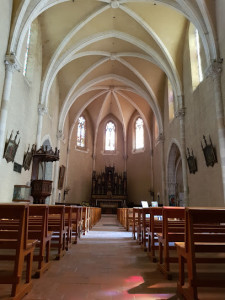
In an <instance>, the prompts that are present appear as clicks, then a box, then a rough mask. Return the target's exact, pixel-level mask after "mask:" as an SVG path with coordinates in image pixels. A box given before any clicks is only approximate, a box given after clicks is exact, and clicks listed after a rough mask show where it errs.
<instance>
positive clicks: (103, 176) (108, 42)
mask: <svg viewBox="0 0 225 300" xmlns="http://www.w3.org/2000/svg"><path fill="white" fill-rule="evenodd" d="M0 2H1V3H0V7H1V9H0V29H1V30H0V41H1V46H0V224H1V220H4V215H3V212H4V210H5V208H4V207H6V205H8V204H10V205H12V210H16V209H14V208H16V207H17V206H18V207H22V206H23V208H24V209H25V210H24V211H23V213H24V214H28V212H27V209H28V208H29V206H30V207H31V206H32V205H34V206H35V205H40V204H41V205H40V207H45V208H46V207H49V210H50V207H53V206H58V208H59V207H64V208H63V209H64V210H65V213H66V207H71V214H72V210H73V209H74V214H77V216H78V215H79V214H81V221H82V214H83V213H84V212H85V211H86V210H88V209H87V208H90V209H89V210H88V211H89V214H90V224H92V226H93V232H95V233H96V232H97V230H96V229H94V228H95V226H99V228H101V229H99V230H100V232H103V233H102V234H103V236H105V232H107V230H106V228H105V227H107V226H108V233H109V236H110V234H112V232H114V231H113V230H114V229H115V228H114V227H115V226H119V227H118V228H120V230H122V229H121V228H122V227H123V228H125V232H124V234H125V239H126V238H127V236H126V234H128V233H129V234H130V235H129V237H130V238H131V241H132V244H129V246H131V245H133V246H134V245H135V247H136V248H135V251H141V252H140V253H141V255H145V254H144V253H145V252H143V249H142V250H140V245H138V244H137V242H140V244H141V245H142V246H143V245H144V246H143V247H144V250H146V252H149V249H147V248H146V247H145V246H146V245H145V243H147V240H149V241H150V239H152V242H151V243H153V244H151V245H150V244H149V247H152V245H153V246H154V238H155V237H156V236H157V239H158V242H159V245H161V244H160V243H162V245H164V246H163V247H164V248H165V244H164V243H165V240H163V238H162V237H161V236H160V234H159V233H156V235H154V234H153V235H151V234H152V233H151V234H150V233H149V234H148V232H147V231H145V221H146V220H145V218H147V219H148V217H146V216H149V214H152V213H153V210H151V207H153V206H157V208H159V209H160V212H159V211H158V215H157V216H162V218H163V222H164V220H165V219H166V218H167V217H166V211H167V210H166V208H168V211H170V210H169V208H170V209H174V211H175V210H176V209H177V215H174V216H172V218H175V219H179V220H183V221H182V222H181V223H179V225H177V223H176V226H177V227H176V228H178V227H179V228H181V227H182V226H184V223H185V222H186V223H185V224H186V226H185V230H186V231H187V230H191V227H190V228H189V226H188V225H187V224H189V223H188V222H189V221H190V220H192V218H193V220H195V217H194V215H195V212H196V211H197V208H200V207H201V208H202V211H205V212H206V213H207V211H208V219H209V220H210V221H212V222H214V223H212V224H211V225H210V226H207V230H208V231H207V233H209V232H210V233H211V235H212V232H213V233H220V234H221V239H222V238H223V241H224V238H225V237H224V236H223V234H224V231H223V230H224V228H223V226H224V224H222V223H223V222H222V221H221V220H219V216H218V220H217V216H214V212H211V211H210V213H209V210H210V209H212V208H213V209H214V210H217V211H221V214H222V211H223V208H224V203H225V114H224V106H225V85H224V84H223V83H224V82H225V72H223V58H224V56H225V38H224V25H225V24H224V15H225V1H224V0H1V1H0ZM142 201H144V202H145V203H146V202H147V204H148V206H149V208H147V209H149V210H147V211H146V213H145V211H144V210H143V211H142V212H141V213H140V214H139V211H137V212H136V213H137V217H136V215H135V210H134V208H138V209H140V211H141V203H142ZM13 205H14V208H13ZM72 207H73V208H72ZM77 207H80V208H81V207H84V210H83V212H82V211H81V212H80V213H79V212H78V211H80V210H77V211H76V209H75V208H77ZM164 207H165V212H164V210H163V212H162V209H163V208H164ZM189 208H190V210H189ZM191 208H195V209H196V210H195V211H194V212H192V211H191ZM52 209H53V208H52ZM67 209H68V208H67ZM91 209H92V210H91ZM99 209H101V215H102V218H103V219H104V221H102V219H101V217H99ZM130 209H132V211H131V210H130ZM19 210H20V209H19V208H18V213H19ZM224 210H225V209H224ZM1 211H2V213H1ZM28 211H29V209H28ZM30 211H32V209H30ZM179 211H182V214H183V213H184V212H185V218H186V219H185V220H186V221H184V217H183V215H182V216H180V215H179V214H178V212H179ZM21 213H22V212H21ZM68 215H69V213H68ZM178 215H179V216H178ZM203 215H204V212H203ZM10 216H11V212H10ZM177 216H178V217H177ZM139 217H140V218H142V220H141V221H140V220H139V219H138V218H139ZM1 218H2V219H1ZM10 218H11V219H13V217H12V216H11V217H9V219H10ZM49 218H50V217H49ZM77 218H78V217H77ZM107 218H108V219H107ZM162 218H160V217H159V220H158V221H161V222H162ZM168 218H170V217H168ZM204 218H205V217H204V216H202V219H201V218H200V217H199V220H195V221H193V220H192V221H193V222H196V224H197V223H198V222H200V223H201V224H197V225H196V226H194V227H193V228H195V229H196V228H197V230H198V232H200V231H201V230H202V227H203V225H202V224H203V223H204V222H205V221H204V222H203V219H204ZM220 218H221V216H220ZM78 219H79V218H78ZM85 220H86V219H85ZM107 220H110V221H109V222H108V223H107ZM129 220H131V221H130V222H131V223H129ZM138 220H139V221H138ZM187 220H188V221H187ZM204 220H207V219H204ZM50 221H52V219H51V218H50ZM97 221H98V222H100V224H101V226H100V225H98V222H97ZM2 222H3V221H2ZM66 222H67V221H66ZM71 222H72V221H71ZM76 222H77V221H76ZM85 222H86V221H85ZM136 222H137V223H136ZM146 222H147V221H146ZM149 222H151V221H149ZM190 222H191V221H190ZM3 223H4V222H3ZM25 223H26V222H25ZM77 224H78V223H76V228H78V227H79V226H80V225H79V226H78V225H77ZM82 224H83V225H82V226H84V223H82ZM90 224H89V225H88V226H89V227H90V228H91V227H92V226H91V225H90ZM118 224H119V225H118ZM146 224H147V223H146ZM149 224H150V223H149ZM204 224H205V223H204ZM218 224H220V225H221V227H220V228H218ZM17 225H18V223H17V221H15V222H14V223H13V225H9V224H8V223H7V222H6V224H3V225H1V226H2V227H1V228H0V250H1V245H2V244H1V243H3V244H4V242H1V239H3V240H4V239H5V238H6V237H5V236H4V235H3V236H1V231H5V230H6V228H7V230H13V229H12V228H13V227H12V226H17ZM67 225H68V224H67ZM67 225H66V226H67ZM94 225H95V226H94ZM135 225H136V226H137V228H136V229H134V228H135ZM170 225H171V224H170ZM173 225H174V224H173ZM4 226H5V227H4ZM7 226H9V227H7ZM24 226H25V225H24ZM27 226H28V225H27ZM29 226H30V225H29ZM49 226H50V225H49ZM52 226H53V225H52ZM82 226H81V227H82ZM104 226H105V227H104ZM121 226H122V227H121ZM149 226H151V225H149ZM152 226H153V225H152ZM160 226H161V225H160ZM163 226H164V225H163ZM165 226H166V225H165ZM174 227H175V226H174ZM174 227H173V228H174ZM49 228H50V227H49ZM52 228H53V227H52ZM102 228H103V231H102ZM138 228H139V229H138ZM143 228H144V229H143ZM146 228H147V225H146ZM168 228H169V225H168ZM182 228H183V229H182V230H184V227H182ZM200 228H201V229H200ZM111 229H112V232H111V231H110V230H111ZM161 229H162V228H161ZM52 230H53V229H52ZM80 230H81V232H82V230H84V233H85V229H82V228H81V229H80ZM118 230H119V229H118ZM132 230H134V232H133V235H132V236H131V233H132ZM135 230H136V231H135ZM138 230H140V231H139V232H138ZM53 231H54V230H53ZM150 231H151V230H150ZM71 232H72V229H71ZM91 232H92V231H89V232H88V233H87V235H85V236H81V237H80V238H79V239H80V240H81V241H80V245H81V246H79V243H78V245H76V246H79V247H80V249H79V251H80V252H79V255H80V256H81V257H83V254H82V253H83V252H82V251H84V252H85V245H86V246H87V245H89V243H90V241H88V235H89V234H90V236H91V234H92V233H91ZM178 232H179V230H178ZM120 233H121V232H120ZM186 233H187V232H186ZM68 234H69V233H68ZM71 234H72V233H71ZM114 234H115V232H114V233H113V234H112V236H114ZM118 234H119V233H118ZM139 234H140V235H141V234H142V239H141V240H140V241H139V240H138V239H139V237H140V236H139ZM81 235H82V234H81ZM65 236H66V233H65ZM145 236H147V237H148V238H147V240H145ZM97 237H98V238H100V235H98V234H97ZM82 238H83V241H82ZM132 238H135V239H136V240H134V239H133V240H132ZM161 238H162V240H160V239H161ZM35 239H36V238H35ZM38 239H39V238H38ZM65 239H66V237H65ZM92 239H93V241H94V240H95V239H96V241H97V238H96V236H94V237H93V238H92ZM113 239H114V238H113ZM32 240H33V238H32ZM106 240H107V238H106ZM115 240H116V241H117V242H118V244H120V242H121V241H120V240H119V238H118V239H117V238H115ZM64 242H65V241H64ZM174 242H177V243H178V244H177V246H176V247H177V249H178V253H180V254H179V255H180V256H179V258H180V261H179V263H180V264H181V265H180V266H182V261H183V259H184V260H186V261H188V259H189V258H188V256H185V255H187V253H186V254H184V252H182V251H183V250H182V249H183V248H182V246H181V245H180V244H179V243H180V242H183V240H176V241H174ZM207 242H211V240H210V237H209V241H207ZM214 242H218V243H220V242H221V240H219V239H218V240H216V241H214ZM85 243H86V244H85ZM47 245H49V244H47ZM67 246H68V245H67ZM76 246H75V248H76ZM32 247H33V246H32ZM46 247H47V246H46ZM49 247H50V246H49ZM82 247H83V248H82ZM120 247H121V249H122V248H123V245H122V244H121V245H120ZM221 247H222V245H221ZM223 247H224V246H223ZM3 248H4V247H3ZM67 248H68V247H67ZM109 248H110V247H108V250H109ZM6 249H7V248H6ZM119 249H120V248H118V249H117V252H118V253H117V254H118V255H119V252H120V250H119ZM67 250H68V249H67ZM123 250H124V249H123ZM32 251H33V250H32ZM32 251H31V252H29V255H28V256H29V257H30V255H31V254H30V253H32ZM71 251H72V250H71ZM77 251H78V250H77ZM213 251H215V252H216V250H215V249H214V250H213ZM222 252H225V249H223V250H222ZM75 253H76V249H74V255H76V254H75ZM26 255H27V254H26ZM32 255H33V254H32ZM32 255H31V256H32ZM89 255H90V253H89ZM110 255H111V254H110ZM132 255H133V254H132ZM103 256H104V255H103ZM1 257H2V256H1V255H0V260H1ZM65 257H66V255H65ZM65 257H64V258H65ZM64 258H63V259H64ZM93 259H95V260H96V261H97V260H98V257H95V258H93ZM140 260H143V257H142V258H140ZM224 260H225V258H224ZM74 263H77V262H74ZM27 264H28V262H27ZM112 265H113V263H112ZM0 266H1V265H0ZM120 267H121V268H122V264H121V266H120ZM136 267H137V266H136ZM54 268H56V267H54ZM68 268H69V263H68ZM150 268H152V270H153V271H152V272H153V274H155V273H154V272H156V271H155V264H154V263H153V264H152V265H151V267H150ZM87 269H88V266H87ZM111 269H113V267H112V266H111ZM137 269H138V267H137ZM50 270H51V269H50ZM50 270H49V271H48V272H51V271H50ZM27 272H28V271H27ZM48 272H47V273H48ZM87 272H88V271H87ZM101 272H104V270H103V271H102V270H101ZM105 272H106V270H105ZM107 272H109V270H108V271H107ZM138 272H139V273H140V272H141V268H140V270H139V271H138ZM146 272H147V270H146ZM177 272H178V273H179V270H177ZM0 273H1V267H0ZM47 273H46V274H47ZM50 274H51V273H50ZM157 274H158V273H157ZM0 275H1V274H0ZM27 276H28V275H27ZM82 276H83V277H82V278H84V277H85V276H86V275H85V273H84V274H83V275H82ZM129 276H131V275H129ZM154 276H156V277H157V276H159V277H160V275H154ZM28 277H29V276H28ZM63 278H64V279H65V278H66V277H65V276H64V277H63ZM82 278H81V279H82ZM129 278H133V277H132V276H131V277H129ZM157 278H158V277H157ZM121 280H122V279H121ZM179 280H181V284H180V290H179V289H178V291H179V292H181V289H182V287H181V286H182V279H181V278H179ZM131 281H132V279H131ZM162 282H163V284H165V288H164V290H166V287H167V286H168V289H170V287H169V285H167V283H168V281H165V280H164V281H162ZM171 282H172V283H173V284H174V290H173V292H172V294H170V295H169V296H166V292H165V293H163V292H162V293H160V295H161V296H159V295H158V297H159V298H154V296H152V298H151V297H150V295H149V297H147V296H146V295H145V296H143V295H142V296H143V298H141V296H140V297H138V296H137V295H136V296H135V293H136V294H138V289H137V290H135V291H133V294H132V293H131V294H132V295H131V297H128V296H129V295H127V294H126V295H125V294H123V295H122V294H120V295H117V296H118V297H117V298H116V295H114V294H111V295H106V294H104V295H98V296H96V298H93V299H114V298H115V299H139V298H140V299H178V298H176V296H175V295H177V294H176V288H175V286H176V284H175V280H173V281H171ZM223 282H224V281H223ZM1 283H3V284H5V282H4V280H3V281H1V276H0V284H1ZM43 284H44V283H43ZM49 284H51V283H49ZM151 284H153V285H154V283H152V282H151ZM40 286H41V285H40ZM34 288H35V289H34V290H35V291H37V290H38V285H36V286H35V287H34ZM90 288H91V287H90ZM98 288H99V287H98ZM0 289H1V286H0ZM100 289H101V287H100ZM71 290H72V288H71ZM144 290H145V294H147V292H146V290H147V288H146V287H144ZM31 293H32V292H31ZM143 293H144V292H143ZM31 295H32V296H30V297H31V298H29V294H28V296H25V299H36V298H35V294H31ZM171 295H172V296H171ZM190 295H191V296H190ZM190 295H189V296H186V299H198V298H197V296H196V294H195V292H193V293H190ZM23 296H24V295H23ZM114 296H115V297H114ZM183 296H184V297H185V294H184V295H183ZM18 297H20V298H13V299H21V297H22V296H18ZM26 297H28V298H26ZM32 297H33V298H32ZM41 297H44V296H43V295H39V298H37V299H42V300H43V299H44V298H41ZM48 297H49V298H46V299H56V298H54V297H55V296H54V297H53V296H52V298H51V296H48ZM71 297H72V296H71ZM85 297H86V298H85ZM88 297H91V296H90V295H89V294H85V296H84V294H83V296H80V298H79V297H77V298H70V296H68V295H67V296H65V298H58V299H76V300H83V299H87V298H88ZM132 297H133V298H132ZM135 297H136V298H135ZM155 297H156V296H155ZM160 297H162V298H160ZM166 297H167V298H166ZM174 297H175V298H174ZM188 297H189V298H188ZM208 297H209V298H207V295H206V293H205V291H203V292H202V294H200V299H212V298H210V297H211V296H208ZM220 297H222V298H221V299H224V298H223V296H221V295H219V294H218V296H217V298H215V299H220ZM0 299H1V294H0ZM2 299H4V298H2ZM89 299H90V298H89Z"/></svg>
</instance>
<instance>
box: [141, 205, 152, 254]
mask: <svg viewBox="0 0 225 300" xmlns="http://www.w3.org/2000/svg"><path fill="white" fill-rule="evenodd" d="M141 213H142V217H141V218H142V226H141V245H142V247H143V248H144V251H147V243H148V237H149V236H148V235H147V231H149V229H150V213H151V208H150V207H145V208H142V210H141Z"/></svg>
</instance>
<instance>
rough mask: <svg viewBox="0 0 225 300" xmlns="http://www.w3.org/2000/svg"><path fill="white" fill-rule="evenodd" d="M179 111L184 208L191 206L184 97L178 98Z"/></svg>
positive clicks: (177, 114)
mask: <svg viewBox="0 0 225 300" xmlns="http://www.w3.org/2000/svg"><path fill="white" fill-rule="evenodd" d="M178 105H179V109H178V111H177V112H176V114H175V116H176V118H178V119H179V122H180V147H181V149H180V150H181V160H182V176H183V186H184V206H189V188H188V177H187V162H186V140H185V120H184V116H185V108H184V98H183V96H182V95H180V96H178Z"/></svg>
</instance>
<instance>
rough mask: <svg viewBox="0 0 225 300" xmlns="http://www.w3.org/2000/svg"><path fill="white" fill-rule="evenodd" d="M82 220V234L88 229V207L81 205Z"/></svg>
mask: <svg viewBox="0 0 225 300" xmlns="http://www.w3.org/2000/svg"><path fill="white" fill-rule="evenodd" d="M82 220H83V222H82V234H83V235H85V234H86V233H87V232H88V231H89V225H90V207H86V206H83V212H82Z"/></svg>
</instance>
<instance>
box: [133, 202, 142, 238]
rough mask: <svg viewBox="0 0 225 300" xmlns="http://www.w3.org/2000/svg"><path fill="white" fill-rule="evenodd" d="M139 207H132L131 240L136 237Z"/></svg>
mask: <svg viewBox="0 0 225 300" xmlns="http://www.w3.org/2000/svg"><path fill="white" fill-rule="evenodd" d="M139 209H140V207H134V208H133V222H132V237H133V240H136V239H137V238H138V237H137V236H136V234H137V226H138V210H139Z"/></svg>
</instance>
